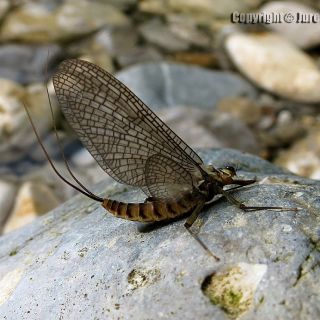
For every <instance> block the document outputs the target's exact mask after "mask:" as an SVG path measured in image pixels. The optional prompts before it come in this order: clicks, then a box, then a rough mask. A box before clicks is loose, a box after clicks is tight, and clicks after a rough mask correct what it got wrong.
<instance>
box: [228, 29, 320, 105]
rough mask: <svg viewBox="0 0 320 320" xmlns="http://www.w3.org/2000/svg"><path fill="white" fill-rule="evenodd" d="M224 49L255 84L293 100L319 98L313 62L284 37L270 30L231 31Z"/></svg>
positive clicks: (318, 75)
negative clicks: (248, 32) (255, 31)
mask: <svg viewBox="0 0 320 320" xmlns="http://www.w3.org/2000/svg"><path fill="white" fill-rule="evenodd" d="M226 49H227V51H228V53H229V55H230V58H231V59H232V61H233V62H234V64H235V65H236V67H237V68H239V70H240V71H241V72H243V74H244V75H246V76H247V77H248V78H249V79H251V80H252V81H253V82H255V83H256V84H257V85H258V86H260V87H262V88H264V89H266V90H268V91H271V92H272V93H274V94H277V95H280V96H282V97H285V98H288V99H290V100H294V101H300V102H308V103H316V102H319V101H320V93H319V90H318V84H319V83H320V71H319V68H318V67H317V65H316V63H315V62H314V61H313V60H312V59H311V58H310V57H309V56H308V55H307V54H305V53H304V52H302V51H300V50H299V49H298V48H296V47H295V46H294V45H292V44H291V43H290V42H289V41H286V39H285V38H282V37H281V36H279V35H277V34H275V33H272V32H263V33H253V34H241V33H234V34H232V35H230V36H229V37H228V38H227V40H226Z"/></svg>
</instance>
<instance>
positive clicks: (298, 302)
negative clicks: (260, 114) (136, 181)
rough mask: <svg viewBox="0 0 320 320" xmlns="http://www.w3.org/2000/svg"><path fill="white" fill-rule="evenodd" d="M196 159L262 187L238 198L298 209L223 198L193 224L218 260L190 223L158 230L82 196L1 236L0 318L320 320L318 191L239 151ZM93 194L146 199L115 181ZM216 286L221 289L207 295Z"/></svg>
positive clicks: (246, 190) (317, 186)
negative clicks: (228, 166)
mask: <svg viewBox="0 0 320 320" xmlns="http://www.w3.org/2000/svg"><path fill="white" fill-rule="evenodd" d="M199 154H200V156H201V157H202V158H203V160H204V162H209V161H211V162H213V163H214V164H215V165H216V166H217V167H218V166H221V165H223V163H226V162H229V163H230V162H231V163H233V164H234V165H238V168H239V175H240V176H241V177H245V178H252V177H257V179H258V180H259V181H261V180H263V181H261V183H257V184H255V185H251V186H247V187H244V188H242V189H239V190H237V191H234V192H233V193H234V196H235V197H237V198H238V199H241V201H244V202H245V203H247V204H250V205H281V206H286V207H299V208H301V210H299V211H297V212H295V211H290V210H288V211H283V212H277V211H271V210H268V211H253V212H247V213H244V212H242V211H241V210H239V209H238V208H236V207H235V206H233V205H232V204H230V203H228V202H227V201H225V200H224V199H220V200H218V201H217V202H216V203H215V204H213V205H211V206H210V207H208V208H206V209H205V210H203V212H202V214H201V215H200V220H199V221H198V223H196V224H195V226H194V229H195V231H196V230H197V231H198V232H199V233H198V235H199V237H200V238H201V239H202V240H203V241H204V242H205V243H206V244H207V246H208V247H209V248H210V250H211V251H213V252H214V253H215V254H216V255H218V256H219V257H220V258H221V261H220V262H219V263H217V262H215V261H214V260H212V258H211V257H209V256H208V255H207V253H206V252H204V251H203V250H202V249H201V247H200V246H199V244H198V243H197V242H196V241H194V239H193V238H192V237H190V235H189V234H188V233H187V232H186V230H185V229H184V227H183V221H184V220H183V219H182V220H181V221H176V222H173V223H170V224H168V225H165V226H162V227H161V228H156V229H153V230H152V228H147V227H143V226H141V225H137V224H136V223H133V222H128V221H125V220H121V219H116V218H114V217H113V216H111V215H109V214H106V212H105V211H104V209H103V208H102V207H101V206H100V205H99V204H98V203H94V202H92V201H91V200H88V199H86V198H84V197H83V196H76V197H75V198H73V199H71V200H70V201H68V202H66V203H65V204H64V205H63V206H61V207H59V208H57V209H56V210H54V211H53V212H51V213H50V214H48V215H46V216H44V217H41V218H39V219H37V220H36V221H35V222H33V223H32V224H30V225H28V226H26V227H24V228H23V229H20V230H18V231H15V232H11V233H9V234H7V235H5V236H4V237H2V238H1V240H0V255H1V263H0V284H1V288H2V290H1V292H0V318H2V319H33V320H37V319H57V318H60V319H73V318H81V319H133V320H135V319H137V320H138V319H139V320H147V319H173V318H174V319H190V320H191V319H203V320H209V319H210V320H211V319H229V318H230V317H234V315H239V314H242V319H267V320H268V319H275V318H278V319H303V318H309V319H316V318H318V316H319V309H318V303H317V300H318V296H319V294H320V289H319V288H320V285H319V278H320V277H319V276H320V274H319V273H320V269H319V268H318V267H317V266H318V265H319V260H320V255H319V249H318V248H319V220H320V215H319V209H320V203H319V192H320V183H319V182H316V181H312V180H308V179H303V178H299V177H297V176H294V175H291V174H288V173H286V172H285V171H283V170H281V169H279V168H277V167H275V166H273V165H271V164H270V163H268V162H266V161H263V160H261V159H260V158H258V157H254V156H250V155H248V154H243V153H240V152H236V151H233V150H228V149H225V150H220V151H210V150H207V151H202V152H199ZM93 191H95V192H97V193H99V194H100V195H109V196H112V197H113V198H117V199H122V200H127V201H137V200H139V199H140V200H142V199H143V196H142V194H141V193H139V192H137V191H133V190H131V189H127V188H126V187H124V186H122V185H118V184H116V183H113V184H106V183H101V184H100V185H98V186H96V187H95V190H93ZM228 278H229V279H230V281H227V280H228ZM208 279H209V280H210V281H208ZM210 284H211V288H216V290H214V291H210V290H209V291H208V288H209V289H210ZM208 292H209V295H210V293H211V296H210V299H211V298H212V299H211V302H210V300H209V298H208V297H207V295H208ZM212 292H213V294H212Z"/></svg>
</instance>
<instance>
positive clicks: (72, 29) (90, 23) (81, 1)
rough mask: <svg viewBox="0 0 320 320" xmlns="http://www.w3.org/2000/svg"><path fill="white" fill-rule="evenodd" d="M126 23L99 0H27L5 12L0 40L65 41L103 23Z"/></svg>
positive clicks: (118, 14)
mask: <svg viewBox="0 0 320 320" xmlns="http://www.w3.org/2000/svg"><path fill="white" fill-rule="evenodd" d="M128 24H129V20H128V18H127V17H126V16H125V15H124V14H123V13H122V12H121V11H120V10H119V9H117V8H116V7H113V6H112V5H109V4H106V3H102V2H97V1H94V2H92V1H88V0H66V1H63V2H62V3H60V2H57V3H54V4H53V3H50V4H48V3H32V2H27V3H24V4H23V5H21V6H19V7H17V8H16V9H15V10H13V11H12V12H11V13H10V15H8V17H7V19H6V20H5V21H4V23H3V25H2V28H1V32H0V39H1V40H2V41H25V42H28V43H47V42H56V41H67V40H70V39H72V38H75V37H79V36H83V35H87V34H89V33H91V32H94V31H96V30H98V29H100V28H102V27H105V26H109V27H122V26H124V25H128Z"/></svg>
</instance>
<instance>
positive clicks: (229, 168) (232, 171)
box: [223, 166, 236, 177]
mask: <svg viewBox="0 0 320 320" xmlns="http://www.w3.org/2000/svg"><path fill="white" fill-rule="evenodd" d="M223 171H224V172H225V173H228V174H229V175H230V176H231V177H233V176H235V175H236V169H235V168H234V167H232V166H227V167H225V168H224V169H223Z"/></svg>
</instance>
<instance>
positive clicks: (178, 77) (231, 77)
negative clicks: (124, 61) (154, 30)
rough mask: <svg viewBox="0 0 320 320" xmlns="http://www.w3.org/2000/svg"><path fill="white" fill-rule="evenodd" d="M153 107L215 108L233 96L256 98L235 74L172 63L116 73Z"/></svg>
mask: <svg viewBox="0 0 320 320" xmlns="http://www.w3.org/2000/svg"><path fill="white" fill-rule="evenodd" d="M116 76H117V78H118V79H119V80H120V81H122V82H123V83H124V84H126V85H127V86H128V87H129V88H130V89H131V90H132V91H133V92H134V93H135V94H136V95H137V96H138V97H139V98H141V100H142V101H144V102H145V103H147V104H148V105H149V106H150V107H154V108H161V107H168V106H174V105H180V106H193V107H194V106H198V107H199V108H201V107H203V108H212V107H214V106H215V105H216V103H217V102H218V101H219V100H221V99H223V98H225V97H233V96H248V97H256V95H257V93H256V90H255V89H254V87H253V86H252V85H251V84H249V83H248V82H247V81H245V80H244V79H242V78H241V77H239V76H238V75H236V74H233V73H230V72H218V71H208V70H206V69H203V68H199V67H194V66H186V65H179V64H170V63H149V64H143V65H138V66H133V67H130V68H128V69H125V70H123V71H121V72H118V73H117V75H116Z"/></svg>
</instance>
